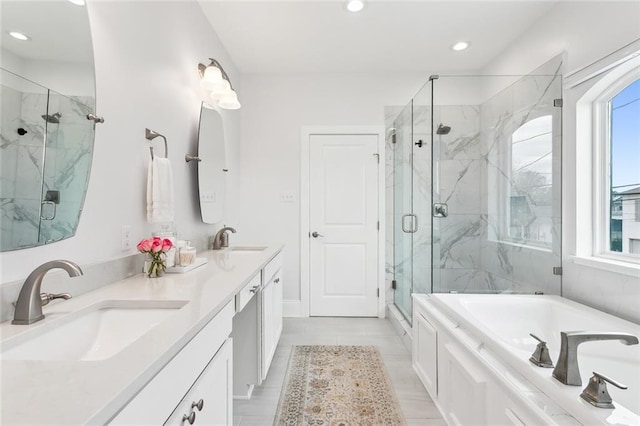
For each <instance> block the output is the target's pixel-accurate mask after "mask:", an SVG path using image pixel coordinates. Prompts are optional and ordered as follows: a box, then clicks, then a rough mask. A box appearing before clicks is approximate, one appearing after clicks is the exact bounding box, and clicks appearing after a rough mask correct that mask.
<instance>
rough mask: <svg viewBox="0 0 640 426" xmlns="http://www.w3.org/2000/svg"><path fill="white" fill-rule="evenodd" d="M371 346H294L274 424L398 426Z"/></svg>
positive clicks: (398, 415)
mask: <svg viewBox="0 0 640 426" xmlns="http://www.w3.org/2000/svg"><path fill="white" fill-rule="evenodd" d="M404 424H405V422H404V419H403V417H402V413H401V411H400V406H399V405H398V401H397V399H396V396H395V394H394V393H393V388H392V387H391V382H390V380H389V377H388V376H387V373H386V370H385V368H384V363H383V362H382V358H381V357H380V353H379V352H378V349H376V348H375V347H374V346H294V347H293V350H292V352H291V359H290V360H289V367H288V369H287V374H286V376H285V381H284V385H283V389H282V394H281V395H280V402H279V404H278V412H277V414H276V418H275V421H274V425H278V426H281V425H286V426H302V425H314V426H316V425H317V426H356V425H358V426H360V425H361V426H383V425H388V426H395V425H404Z"/></svg>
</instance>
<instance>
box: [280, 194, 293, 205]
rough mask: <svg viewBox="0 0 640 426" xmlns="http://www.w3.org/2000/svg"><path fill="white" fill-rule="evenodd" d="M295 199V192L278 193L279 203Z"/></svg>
mask: <svg viewBox="0 0 640 426" xmlns="http://www.w3.org/2000/svg"><path fill="white" fill-rule="evenodd" d="M294 201H296V193H295V192H290V191H287V192H281V193H280V202H281V203H293V202H294Z"/></svg>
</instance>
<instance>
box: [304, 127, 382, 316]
mask: <svg viewBox="0 0 640 426" xmlns="http://www.w3.org/2000/svg"><path fill="white" fill-rule="evenodd" d="M309 138H310V139H309V186H310V191H309V208H310V210H309V225H310V226H309V230H310V235H309V238H310V241H309V256H310V259H309V275H310V289H309V295H310V305H309V313H310V315H311V316H354V317H374V316H377V315H378V275H377V273H378V268H377V262H378V232H379V231H378V161H379V158H378V153H377V149H378V136H377V135H372V134H362V135H358V134H344V135H340V134H333V135H310V137H309Z"/></svg>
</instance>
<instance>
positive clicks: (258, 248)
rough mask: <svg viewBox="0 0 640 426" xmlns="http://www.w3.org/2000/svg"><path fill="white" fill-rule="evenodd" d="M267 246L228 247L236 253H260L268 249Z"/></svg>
mask: <svg viewBox="0 0 640 426" xmlns="http://www.w3.org/2000/svg"><path fill="white" fill-rule="evenodd" d="M266 248H267V247H265V246H234V247H229V248H227V250H228V251H230V252H234V253H247V254H252V253H258V252H261V251H263V250H266Z"/></svg>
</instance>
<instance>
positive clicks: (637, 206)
mask: <svg viewBox="0 0 640 426" xmlns="http://www.w3.org/2000/svg"><path fill="white" fill-rule="evenodd" d="M625 83H626V84H625ZM613 89H614V91H613V93H612V95H610V96H608V99H603V100H601V102H603V101H607V105H606V110H607V111H608V113H607V114H606V115H603V116H602V117H600V119H601V120H602V119H604V120H606V123H603V124H604V128H607V129H609V130H608V132H607V133H608V135H607V136H608V137H607V138H606V139H605V140H603V141H602V142H604V144H605V150H606V152H605V155H604V158H608V161H606V162H605V167H604V170H603V171H604V172H605V173H606V176H608V179H605V180H608V185H606V188H605V191H604V193H605V194H607V195H606V199H605V202H606V203H607V204H608V205H609V206H610V211H609V220H608V232H607V235H608V242H607V244H606V249H607V250H608V251H610V252H612V253H623V254H635V253H636V248H635V245H634V244H635V243H634V244H632V241H638V240H640V223H638V222H640V167H639V165H640V119H639V117H640V79H635V80H633V81H631V82H630V83H629V82H627V81H624V80H623V81H622V82H618V83H617V84H615V83H614V85H613Z"/></svg>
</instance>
